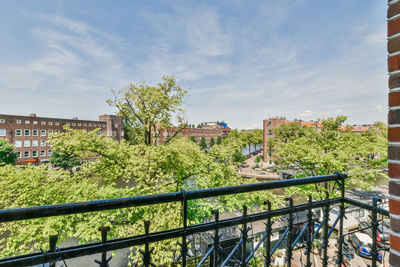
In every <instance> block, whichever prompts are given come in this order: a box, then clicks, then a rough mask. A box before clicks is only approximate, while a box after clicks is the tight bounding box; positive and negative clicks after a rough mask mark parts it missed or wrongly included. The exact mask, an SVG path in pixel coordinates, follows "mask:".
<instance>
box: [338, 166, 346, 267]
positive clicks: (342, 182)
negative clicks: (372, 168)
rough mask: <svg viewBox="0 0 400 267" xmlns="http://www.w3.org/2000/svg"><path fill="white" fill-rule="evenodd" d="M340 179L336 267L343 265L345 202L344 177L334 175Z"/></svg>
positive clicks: (339, 174)
mask: <svg viewBox="0 0 400 267" xmlns="http://www.w3.org/2000/svg"><path fill="white" fill-rule="evenodd" d="M336 174H337V175H338V176H339V177H340V178H341V179H340V190H341V198H342V199H341V201H340V212H339V214H340V222H339V244H338V262H337V266H338V267H341V266H342V263H343V220H344V201H345V198H344V197H345V185H344V179H345V175H343V174H341V173H340V172H337V173H336Z"/></svg>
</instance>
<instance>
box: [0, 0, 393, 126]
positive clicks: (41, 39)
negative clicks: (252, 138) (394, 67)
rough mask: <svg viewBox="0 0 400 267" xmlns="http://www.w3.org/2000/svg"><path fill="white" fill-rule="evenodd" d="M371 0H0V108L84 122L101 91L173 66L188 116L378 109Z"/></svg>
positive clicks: (378, 53) (380, 6) (379, 56)
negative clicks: (186, 92) (186, 93)
mask: <svg viewBox="0 0 400 267" xmlns="http://www.w3.org/2000/svg"><path fill="white" fill-rule="evenodd" d="M386 9H387V7H386V5H385V3H384V2H382V1H376V0H352V1H348V0H337V1H332V0H297V1H293V0H279V1H275V0H264V1H256V0H255V1H239V0H229V1H223V0H222V1H179V0H174V1H122V0H121V1H99V0H92V1H90V0H86V1H72V0H69V1H54V0H49V1H44V0H41V1H39V0H32V1H11V0H10V1H7V0H5V1H2V4H1V8H0V36H1V37H0V59H1V60H0V73H1V74H0V113H5V114H20V115H27V114H29V113H32V112H34V113H36V114H37V115H38V116H48V117H50V116H51V117H63V118H72V117H75V116H77V117H79V118H81V119H96V118H97V117H98V115H99V114H103V113H115V110H114V109H112V108H111V107H109V106H108V105H107V104H106V102H105V101H106V99H107V98H110V97H111V93H110V89H111V88H113V89H120V88H123V87H125V86H127V85H128V84H129V83H139V82H142V81H146V82H147V83H149V84H154V83H156V82H157V81H159V80H160V78H161V76H162V75H163V74H165V75H174V76H175V77H176V78H177V80H178V82H179V84H180V85H181V86H182V87H184V88H186V89H189V96H188V97H187V98H186V103H185V109H186V118H187V119H188V121H189V122H190V123H199V122H201V121H215V120H225V121H226V122H228V124H229V125H230V126H231V127H233V128H261V127H262V120H263V119H266V118H268V117H270V116H286V117H287V118H289V119H294V118H298V119H304V120H312V119H314V120H315V119H317V118H323V117H328V116H336V115H338V114H343V115H348V116H349V121H348V122H349V123H372V122H374V121H377V120H381V121H385V122H386V118H387V91H388V90H387V67H386V56H387V52H386Z"/></svg>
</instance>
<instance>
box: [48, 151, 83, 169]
mask: <svg viewBox="0 0 400 267" xmlns="http://www.w3.org/2000/svg"><path fill="white" fill-rule="evenodd" d="M50 162H51V163H52V164H53V165H54V166H56V167H61V168H63V169H64V170H70V169H72V167H75V166H78V165H80V164H81V161H80V159H79V158H78V157H74V156H71V155H69V154H65V153H60V152H58V151H57V150H53V153H52V154H51V157H50Z"/></svg>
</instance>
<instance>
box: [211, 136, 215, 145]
mask: <svg viewBox="0 0 400 267" xmlns="http://www.w3.org/2000/svg"><path fill="white" fill-rule="evenodd" d="M214 145H215V139H214V137H211V139H210V146H214Z"/></svg>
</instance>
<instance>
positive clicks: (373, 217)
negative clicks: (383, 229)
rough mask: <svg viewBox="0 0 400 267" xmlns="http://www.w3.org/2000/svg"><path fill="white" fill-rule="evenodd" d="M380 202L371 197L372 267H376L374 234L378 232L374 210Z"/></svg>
mask: <svg viewBox="0 0 400 267" xmlns="http://www.w3.org/2000/svg"><path fill="white" fill-rule="evenodd" d="M381 201H382V200H381V199H379V198H378V197H373V199H372V206H374V209H373V210H372V223H371V224H372V253H371V254H372V267H376V261H377V260H378V251H377V247H376V246H377V244H376V233H377V231H378V218H377V213H376V208H377V207H378V202H381Z"/></svg>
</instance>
